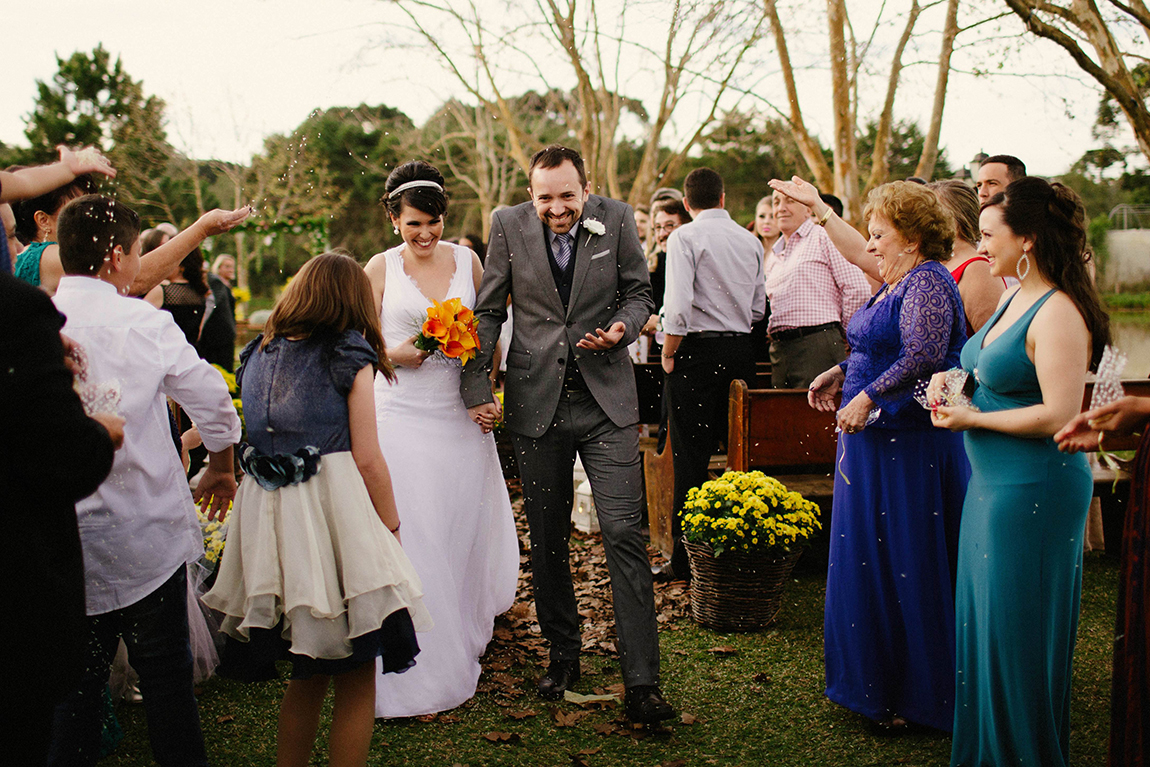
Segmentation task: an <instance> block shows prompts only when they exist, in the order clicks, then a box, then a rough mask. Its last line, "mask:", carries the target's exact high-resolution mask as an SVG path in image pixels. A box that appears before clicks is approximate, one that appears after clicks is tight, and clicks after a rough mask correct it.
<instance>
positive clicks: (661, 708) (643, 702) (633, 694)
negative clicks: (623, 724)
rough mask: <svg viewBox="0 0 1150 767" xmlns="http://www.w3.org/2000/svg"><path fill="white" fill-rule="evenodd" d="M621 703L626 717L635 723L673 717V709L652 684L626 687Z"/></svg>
mask: <svg viewBox="0 0 1150 767" xmlns="http://www.w3.org/2000/svg"><path fill="white" fill-rule="evenodd" d="M623 703H624V707H625V708H626V709H627V718H628V719H630V720H631V721H632V722H635V723H637V724H655V723H656V722H661V721H663V720H664V719H673V718H674V717H675V709H673V708H671V704H670V703H668V702H667V701H665V700H663V693H661V692H659V688H658V687H656V686H655V685H653V684H652V685H635V686H634V687H628V688H627V694H626V695H625V696H624V698H623Z"/></svg>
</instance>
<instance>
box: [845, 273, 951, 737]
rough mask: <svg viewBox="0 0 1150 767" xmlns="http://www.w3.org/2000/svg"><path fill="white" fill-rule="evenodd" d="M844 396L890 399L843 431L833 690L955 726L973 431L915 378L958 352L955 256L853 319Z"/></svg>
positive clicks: (881, 717) (880, 717) (880, 712)
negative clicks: (941, 413)
mask: <svg viewBox="0 0 1150 767" xmlns="http://www.w3.org/2000/svg"><path fill="white" fill-rule="evenodd" d="M847 340H848V341H849V342H850V345H851V356H850V359H849V360H848V361H847V363H844V364H845V366H846V380H845V382H844V384H843V399H842V401H843V405H844V406H845V405H846V403H848V402H849V401H850V400H851V398H853V397H854V396H855V395H856V394H857V393H858V392H859V391H861V390H865V391H866V392H867V394H868V395H869V396H870V397H871V399H872V400H874V401H875V402H876V403H877V405H878V407H880V408H881V409H882V414H881V416H880V417H879V419H878V420H877V421H876V422H875V423H874V424H872V425H870V426H867V427H866V428H865V429H863V430H862V431H861V432H858V433H855V434H840V435H839V444H838V455H837V460H838V468H837V470H836V472H835V489H834V501H833V513H832V516H831V530H830V534H831V549H830V562H829V568H828V570H827V600H826V613H825V621H824V653H825V659H826V681H827V687H826V694H827V697H828V698H830V699H831V700H832V701H834V702H835V703H838V704H840V705H842V706H845V707H847V708H849V709H851V710H852V711H855V712H857V713H860V714H862V715H864V716H866V717H869V718H871V719H874V720H876V721H886V720H889V719H892V718H893V717H895V716H901V717H903V718H905V719H907V720H908V721H911V722H915V723H918V724H924V725H928V726H930V727H935V728H937V729H940V730H949V729H950V727H951V724H952V722H953V719H954V708H953V705H954V601H953V599H954V577H955V562H956V556H957V546H958V523H959V517H960V514H961V510H962V502H963V494H964V492H965V490H966V483H967V480H968V479H969V476H970V468H969V464H968V463H967V460H966V455H965V452H964V451H963V447H962V438H961V436H960V435H958V434H952V433H950V432H945V431H942V430H940V429H936V428H934V427H933V426H931V423H930V414H929V412H928V411H927V410H925V409H924V408H922V407H921V406H919V405H918V403H916V402H915V401H914V399H913V386H914V385H915V383H916V382H918V381H920V380H927V379H929V378H930V376H931V375H932V374H933V373H935V372H938V371H940V370H946V369H949V368H951V367H955V366H957V365H958V358H959V350H960V349H961V348H962V344H963V343H964V342H965V341H966V319H965V314H964V312H963V308H962V301H961V299H960V298H959V296H958V288H957V286H956V285H955V283H954V280H953V279H952V278H951V277H950V275H949V273H947V271H946V268H945V267H943V266H941V265H940V264H938V263H936V262H934V261H928V262H926V263H924V264H922V265H920V266H918V267H916V268H915V269H913V270H912V271H911V272H910V273H908V274H907V276H906V277H905V278H903V280H901V281H900V282H899V283H898V284H897V285H896V287H895V288H893V289H892V290H891V291H890V294H889V295H888V296H886V297H884V298H882V300H876V299H871V302H870V303H869V304H868V305H867V306H865V307H863V308H862V309H860V310H859V311H858V312H857V313H856V314H855V316H854V318H853V319H852V320H851V323H850V327H849V329H848V332H847Z"/></svg>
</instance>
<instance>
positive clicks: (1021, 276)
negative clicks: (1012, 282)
mask: <svg viewBox="0 0 1150 767" xmlns="http://www.w3.org/2000/svg"><path fill="white" fill-rule="evenodd" d="M1023 261H1025V262H1026V271H1023V270H1022V262H1023ZM1014 273H1015V274H1017V275H1018V281H1019V282H1022V281H1023V280H1025V279H1026V275H1028V274H1030V253H1029V252H1027V251H1025V250H1024V251H1022V258H1020V259H1018V263H1017V264H1015V265H1014Z"/></svg>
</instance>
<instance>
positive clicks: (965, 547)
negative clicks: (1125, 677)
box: [951, 290, 1093, 767]
mask: <svg viewBox="0 0 1150 767" xmlns="http://www.w3.org/2000/svg"><path fill="white" fill-rule="evenodd" d="M1053 293H1054V291H1053V290H1052V291H1050V292H1048V293H1047V294H1046V295H1045V296H1043V297H1042V298H1040V299H1039V300H1038V301H1036V302H1035V303H1034V305H1033V306H1031V307H1030V309H1028V310H1027V311H1026V313H1025V314H1023V315H1022V317H1020V318H1019V319H1018V320H1016V321H1015V322H1014V324H1013V325H1011V326H1010V327H1009V328H1008V329H1007V330H1006V331H1005V332H1004V333H1003V334H1002V335H1000V336H998V337H997V338H995V339H994V340H993V341H991V342H990V343H989V344H987V345H986V348H982V344H983V341H984V339H985V337H986V333H987V331H988V330H989V329H990V328H992V327H994V325H995V323H997V322H998V319H999V317H1001V316H1002V313H1003V311H1005V309H1006V307H1007V306H1009V305H1010V301H1007V302H1006V303H1005V304H1003V306H1002V307H1001V308H999V310H998V311H997V312H996V313H995V315H994V316H993V317H992V318H991V319H990V321H989V322H987V323H986V325H985V326H984V327H983V328H982V329H981V330H980V331H979V332H978V333H975V335H974V337H973V338H971V340H970V343H968V344H967V345H966V347H965V348H964V349H963V351H962V366H963V368H965V369H966V370H967V371H969V372H970V373H971V374H972V375H974V376H975V378H976V380H977V382H978V388H977V389H976V390H975V393H974V398H973V399H974V403H975V405H977V406H978V408H979V409H980V410H982V411H983V412H990V411H995V410H1009V409H1012V408H1020V407H1027V406H1029V405H1035V404H1038V403H1040V402H1041V401H1042V391H1041V390H1040V389H1039V386H1038V376H1037V373H1036V372H1035V369H1034V363H1032V362H1031V361H1030V359H1029V358H1028V357H1027V355H1026V332H1027V329H1028V328H1029V327H1030V322H1031V320H1033V319H1034V315H1035V314H1036V313H1037V312H1038V310H1039V309H1040V308H1041V307H1042V304H1043V303H1045V302H1046V299H1047V298H1049V297H1050V296H1051V294H1053ZM1067 373H1068V374H1070V373H1071V371H1067ZM965 436H966V450H967V454H968V455H969V457H970V463H971V468H972V470H973V476H972V478H971V482H970V487H969V489H968V490H967V494H966V505H965V507H964V508H963V513H962V527H961V532H960V534H959V557H958V586H957V594H956V602H955V612H956V623H957V638H956V653H957V657H956V664H957V684H956V705H955V715H954V742H953V746H952V751H951V764H952V765H954V766H956V767H957V766H958V765H962V767H981V766H982V765H1019V766H1020V767H1058V766H1059V765H1065V764H1067V762H1068V759H1069V737H1070V678H1071V666H1072V662H1073V658H1074V640H1075V635H1076V633H1077V629H1078V603H1079V598H1080V596H1081V592H1082V534H1083V529H1084V528H1085V525H1086V513H1087V511H1088V509H1089V506H1090V496H1091V494H1092V491H1093V480H1092V477H1091V473H1090V468H1089V466H1088V465H1087V462H1086V457H1085V456H1084V455H1082V454H1081V453H1079V454H1075V455H1066V454H1064V453H1060V452H1059V451H1058V448H1057V446H1056V445H1055V443H1054V440H1053V439H1049V438H1048V439H1026V438H1022V437H1012V436H1009V435H1007V434H1002V433H1000V432H994V431H987V430H984V429H971V430H970V431H968V432H966V435H965Z"/></svg>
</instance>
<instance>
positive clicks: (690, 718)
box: [679, 713, 699, 724]
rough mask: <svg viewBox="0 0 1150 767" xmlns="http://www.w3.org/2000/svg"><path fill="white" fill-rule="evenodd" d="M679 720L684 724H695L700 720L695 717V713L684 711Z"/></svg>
mask: <svg viewBox="0 0 1150 767" xmlns="http://www.w3.org/2000/svg"><path fill="white" fill-rule="evenodd" d="M679 721H680V722H682V723H683V724H694V723H695V722H697V721H699V720H698V719H696V718H695V715H694V714H686V713H684V714H683V715H682V716H680V717H679Z"/></svg>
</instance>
